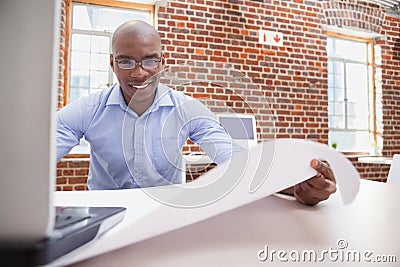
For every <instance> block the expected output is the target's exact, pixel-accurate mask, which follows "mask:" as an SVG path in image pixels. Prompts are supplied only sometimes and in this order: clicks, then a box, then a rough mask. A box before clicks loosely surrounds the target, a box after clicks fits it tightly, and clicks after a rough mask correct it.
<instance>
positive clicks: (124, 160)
mask: <svg viewBox="0 0 400 267" xmlns="http://www.w3.org/2000/svg"><path fill="white" fill-rule="evenodd" d="M162 61H163V55H162V46H161V39H160V36H159V34H158V32H157V31H156V30H155V29H153V28H152V27H151V26H150V25H148V24H146V23H144V22H141V21H128V22H126V23H124V24H122V25H121V26H119V27H118V28H117V29H116V31H115V32H114V35H113V38H112V54H111V55H110V66H111V68H112V70H113V71H114V73H115V75H116V76H117V79H118V83H116V84H114V85H113V86H112V87H111V88H109V89H107V90H104V91H102V92H100V93H95V94H92V95H90V96H88V97H83V98H80V99H78V100H76V101H74V102H72V103H70V104H69V105H67V106H66V107H65V108H63V109H62V110H60V111H59V112H58V115H57V123H58V127H57V160H59V159H60V158H62V157H63V156H64V155H66V154H67V153H68V152H69V151H70V149H71V148H72V147H74V146H76V145H77V144H79V139H80V138H81V137H83V136H85V138H86V140H87V141H88V142H89V143H90V144H91V152H90V158H91V163H90V171H89V177H88V187H89V189H121V188H138V187H148V186H160V185H166V184H169V183H178V182H179V181H180V174H181V171H180V162H181V158H180V157H181V148H182V146H183V144H184V142H185V141H186V139H187V138H190V139H191V140H192V141H194V142H195V143H197V144H199V145H200V147H201V148H202V149H203V150H204V151H205V152H206V153H207V154H208V155H209V156H210V157H211V158H212V159H213V160H214V162H216V163H217V164H219V163H222V162H224V161H225V160H228V159H229V158H230V157H231V156H232V155H233V154H236V153H238V152H240V151H241V150H242V149H241V148H240V147H238V146H237V145H236V144H234V143H233V142H232V141H231V140H230V138H229V135H228V134H227V133H226V131H225V130H224V129H223V128H222V127H221V126H220V125H219V124H218V123H217V122H216V121H215V120H213V114H212V113H211V111H210V110H209V109H208V108H206V107H205V106H204V105H202V104H201V103H200V102H199V101H197V100H195V99H193V98H190V97H188V96H186V95H184V94H183V93H181V92H177V91H175V90H171V89H170V88H168V87H166V86H165V85H163V84H161V83H159V75H158V74H159V73H160V71H161V68H162ZM311 166H312V167H313V168H314V169H315V170H317V171H318V173H319V174H318V175H317V176H315V177H312V178H310V179H308V180H307V181H305V182H303V183H300V184H298V185H296V186H294V187H292V188H289V189H287V190H285V191H284V193H288V194H291V195H294V196H295V197H296V199H297V200H298V201H299V202H301V203H303V204H308V205H314V204H317V203H318V202H320V201H322V200H325V199H327V198H328V197H329V195H331V194H332V193H334V192H335V191H336V182H335V178H334V175H333V172H332V170H331V169H330V167H329V166H328V165H326V164H325V163H322V162H321V161H318V160H313V161H312V162H311Z"/></svg>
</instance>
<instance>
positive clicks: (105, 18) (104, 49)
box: [64, 0, 154, 154]
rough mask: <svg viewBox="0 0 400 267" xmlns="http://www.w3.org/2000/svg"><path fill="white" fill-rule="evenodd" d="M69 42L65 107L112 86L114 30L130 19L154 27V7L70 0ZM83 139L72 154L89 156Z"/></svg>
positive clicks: (114, 79) (95, 0)
mask: <svg viewBox="0 0 400 267" xmlns="http://www.w3.org/2000/svg"><path fill="white" fill-rule="evenodd" d="M68 6H69V8H70V9H69V10H68V12H69V13H70V16H68V17H70V21H67V25H70V27H69V29H68V30H69V32H68V33H67V34H68V35H69V43H68V44H67V51H66V53H67V58H69V60H68V63H67V65H66V68H65V69H66V73H65V77H66V78H65V84H66V86H65V91H64V99H65V100H64V105H67V104H68V103H69V102H71V101H73V100H75V99H77V98H79V97H81V96H84V95H89V94H90V93H93V92H96V91H99V90H102V89H104V88H107V87H109V86H111V85H112V84H113V83H114V82H115V81H116V77H115V75H114V73H113V72H112V70H111V68H110V63H109V57H110V56H109V55H110V52H111V38H112V34H113V32H114V30H115V29H116V28H117V27H118V26H119V25H120V24H122V23H123V22H125V21H127V20H132V19H139V20H143V21H145V22H147V23H149V24H153V20H154V6H152V5H143V4H134V3H127V2H117V1H111V0H110V1H104V0H102V1H100V2H99V1H98V0H92V1H83V2H81V1H79V0H77V1H72V2H71V3H70V5H68ZM88 152H89V150H88V145H87V143H86V142H85V141H84V140H81V144H80V145H79V146H78V147H75V148H74V149H73V150H72V151H71V153H72V154H88Z"/></svg>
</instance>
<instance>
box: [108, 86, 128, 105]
mask: <svg viewBox="0 0 400 267" xmlns="http://www.w3.org/2000/svg"><path fill="white" fill-rule="evenodd" d="M110 105H119V106H121V108H122V109H123V110H126V109H127V108H128V106H127V105H126V103H125V99H124V96H123V95H122V91H121V86H120V85H119V83H115V84H114V85H113V88H112V89H111V93H110V96H109V97H108V99H107V103H106V106H110Z"/></svg>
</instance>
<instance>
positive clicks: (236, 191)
mask: <svg viewBox="0 0 400 267" xmlns="http://www.w3.org/2000/svg"><path fill="white" fill-rule="evenodd" d="M315 158H316V159H324V160H327V161H328V162H329V164H330V165H331V167H332V169H333V171H334V174H335V177H336V180H337V185H338V189H339V193H340V195H341V197H342V200H343V202H344V204H348V203H350V202H351V201H352V200H353V199H354V198H355V197H356V195H357V192H358V189H359V179H360V176H359V174H358V172H357V170H356V169H355V168H354V166H353V165H352V163H351V162H350V161H349V160H348V159H347V158H346V157H345V156H344V155H343V154H341V153H339V152H337V151H336V150H333V149H331V148H329V147H328V146H326V145H323V144H320V143H316V142H313V141H307V140H302V139H277V140H273V141H265V142H263V143H260V144H259V145H258V146H256V147H254V148H252V149H251V150H250V151H249V153H243V154H241V155H238V156H237V157H235V158H233V159H232V160H231V161H230V162H226V163H224V164H221V165H219V166H217V167H215V168H214V169H212V170H211V171H209V172H207V173H206V174H204V175H203V176H201V177H200V178H198V179H197V180H195V181H193V182H191V183H188V184H182V185H170V186H164V187H154V188H146V189H127V190H117V191H81V192H77V191H76V192H56V193H55V202H56V203H55V204H56V205H75V206H123V207H126V208H127V213H126V216H125V219H124V221H123V222H121V223H120V224H119V225H118V226H116V227H115V228H113V229H111V230H110V231H109V232H107V233H106V234H105V235H103V236H102V237H101V238H99V239H98V240H96V241H95V242H92V243H90V244H89V245H86V246H84V247H82V248H81V249H78V250H76V251H74V252H72V253H70V254H69V255H66V256H65V257H63V258H61V259H60V260H58V261H56V262H54V263H53V264H56V265H59V264H71V263H74V262H78V261H81V260H84V259H87V258H90V257H93V256H96V255H99V254H101V253H106V252H109V251H112V250H115V249H118V248H121V247H124V246H128V245H131V244H133V243H136V242H140V241H142V240H145V239H148V238H151V237H154V236H157V235H160V234H163V233H166V232H169V231H172V230H176V229H179V228H181V227H184V226H187V225H190V224H193V223H196V222H199V221H201V220H205V219H207V218H210V217H212V216H215V215H218V214H221V213H223V212H226V211H229V210H232V209H234V208H237V207H240V206H243V205H245V204H248V203H251V202H253V201H256V200H258V199H261V198H263V197H266V196H269V195H271V194H274V193H276V192H279V191H281V190H283V189H285V188H288V187H290V186H292V185H295V184H298V183H300V182H302V181H304V180H306V179H308V178H310V177H312V176H314V175H315V174H316V171H315V170H314V169H312V168H311V167H310V162H311V160H312V159H315ZM328 201H329V200H328Z"/></svg>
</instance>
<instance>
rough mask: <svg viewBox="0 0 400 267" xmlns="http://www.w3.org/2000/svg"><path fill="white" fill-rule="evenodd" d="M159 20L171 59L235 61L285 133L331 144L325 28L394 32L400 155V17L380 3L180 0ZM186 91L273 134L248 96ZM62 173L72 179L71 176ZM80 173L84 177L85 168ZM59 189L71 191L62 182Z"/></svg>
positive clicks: (387, 128)
mask: <svg viewBox="0 0 400 267" xmlns="http://www.w3.org/2000/svg"><path fill="white" fill-rule="evenodd" d="M347 2H348V1H347ZM63 13H65V12H63ZM157 24H158V30H159V32H160V35H161V37H162V40H163V41H162V42H163V49H164V52H165V55H166V58H167V60H166V64H167V65H175V64H177V63H181V62H183V61H187V60H195V61H196V60H197V61H198V60H200V61H210V62H218V63H221V64H229V66H231V67H233V68H234V69H235V70H237V71H239V72H241V73H243V74H245V75H246V76H248V77H250V78H251V80H252V81H253V82H254V83H255V84H256V85H257V87H258V88H259V89H260V91H261V92H262V94H263V96H265V97H266V98H268V99H269V100H270V104H271V107H272V110H273V111H274V112H276V114H275V115H276V121H275V126H276V136H277V137H278V138H286V137H290V138H305V139H311V140H314V141H317V142H321V143H328V112H327V110H328V97H327V89H328V84H327V55H326V48H325V47H326V31H325V30H324V28H323V26H324V25H332V26H351V27H356V28H360V29H364V30H369V31H374V32H376V33H380V34H383V35H386V36H387V37H386V40H381V41H379V44H380V45H381V48H382V65H381V66H380V67H381V69H382V73H381V75H382V76H381V78H382V85H381V86H382V92H383V93H382V98H383V102H382V105H383V124H384V127H383V128H384V131H383V138H384V147H383V154H384V155H385V156H392V155H393V154H394V153H400V135H399V133H400V112H398V111H397V107H398V106H399V104H400V103H399V101H400V97H399V96H400V40H399V33H400V19H399V18H396V17H393V16H389V15H387V14H386V12H385V10H384V9H382V8H380V7H379V6H377V5H373V4H369V3H365V4H362V2H361V1H358V5H357V6H355V5H350V4H347V5H346V4H344V2H343V1H341V0H339V1H337V2H336V4H332V1H330V0H325V1H316V0H315V1H313V0H309V1H303V0H293V1H286V0H282V1H278V0H276V1H267V0H265V1H251V0H218V1H211V0H190V1H189V0H174V1H168V2H167V6H166V7H160V8H159V10H158V21H157ZM64 25H65V24H64ZM259 29H263V30H278V31H280V32H283V34H284V46H282V47H275V46H274V47H272V46H268V45H261V44H258V30H259ZM64 39H65V38H64ZM185 90H186V91H185V92H186V93H187V94H190V95H193V96H195V97H201V98H203V100H204V101H206V102H207V103H209V104H211V106H212V105H213V103H215V101H214V100H218V101H224V102H225V103H226V104H227V105H228V106H229V107H230V108H232V109H234V110H242V111H244V112H254V113H255V115H256V116H257V119H258V123H259V124H258V127H257V128H258V132H259V137H260V138H261V139H267V138H269V137H270V136H271V131H270V128H271V127H270V120H271V116H269V115H270V114H268V115H267V116H266V115H265V107H264V106H261V107H257V105H253V106H252V109H251V110H249V109H248V108H247V107H246V106H245V105H243V103H242V102H243V101H242V100H240V99H238V98H235V96H232V94H227V92H226V91H223V90H222V89H220V88H209V86H207V87H205V88H204V87H201V86H199V87H190V88H186V89H185ZM213 101H214V102H213ZM61 102H62V90H61V95H60V103H61ZM212 108H218V107H217V105H216V106H214V107H212ZM351 160H352V161H353V163H354V164H355V166H356V167H357V169H358V170H359V172H360V174H361V175H362V177H364V178H368V179H376V180H384V179H385V177H386V176H387V171H388V167H387V166H384V165H370V164H361V163H358V162H356V161H355V159H354V158H351ZM59 168H60V167H59ZM63 168H66V169H64V170H67V169H68V167H63ZM66 173H68V174H70V172H66ZM59 177H60V178H59V179H64V177H65V176H59ZM77 177H81V176H80V174H78V175H77ZM62 181H64V180H62ZM68 186H69V185H68ZM67 188H68V189H70V187H67ZM58 189H63V187H62V185H59V188H58Z"/></svg>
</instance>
